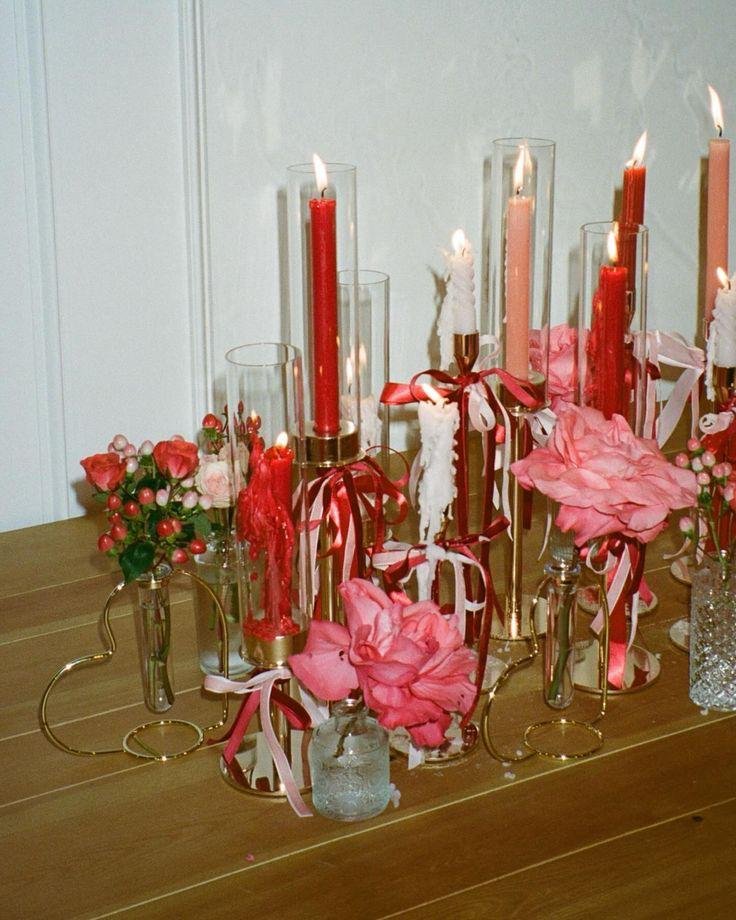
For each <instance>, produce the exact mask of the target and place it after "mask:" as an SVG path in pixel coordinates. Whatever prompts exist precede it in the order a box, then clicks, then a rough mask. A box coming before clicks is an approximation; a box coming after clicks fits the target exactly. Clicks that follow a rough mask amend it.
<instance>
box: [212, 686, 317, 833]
mask: <svg viewBox="0 0 736 920" xmlns="http://www.w3.org/2000/svg"><path fill="white" fill-rule="evenodd" d="M291 676H292V674H291V671H290V670H289V668H274V669H273V670H271V671H262V672H260V673H259V674H256V675H255V676H254V677H251V678H250V679H249V680H247V681H234V680H228V679H227V678H225V677H219V676H218V675H216V674H208V675H207V676H206V677H205V679H204V688H205V690H209V691H210V692H211V693H234V694H236V695H240V696H242V695H245V696H246V697H247V698H246V699H245V700H243V703H242V705H241V707H240V710H239V711H238V715H237V716H236V718H235V721H234V722H233V725H232V727H231V728H230V730H229V731H228V732H227V734H226V735H225V736H224V738H219V739H217V740H216V741H215V740H213V741H211V742H210V743H211V744H218V743H219V742H221V741H224V740H227V741H228V743H227V745H226V746H225V749H224V751H223V755H222V757H223V760H224V761H225V763H226V764H227V765H228V769H231V768H232V767H233V765H234V764H235V763H237V761H236V760H235V755H236V754H237V752H238V748H239V747H240V744H241V742H242V740H243V738H244V736H245V733H246V731H247V729H248V725H249V724H250V720H251V719H252V718H253V715H254V714H255V711H256V709H259V713H260V717H261V728H262V729H263V734H264V737H265V739H266V744H267V745H268V750H269V752H270V754H271V757H272V758H273V762H274V764H275V765H276V770H277V771H278V774H279V778H280V779H281V782H282V783H283V786H284V791H285V792H286V798H287V799H288V801H289V804H290V805H291V807H292V808H293V809H294V811H295V813H296V814H297V815H298V816H299V817H300V818H310V817H311V816H312V812H311V811H310V810H309V808H308V806H307V804H306V803H305V801H304V799H303V798H302V797H301V794H300V792H299V788H298V786H297V784H296V780H295V779H294V774H293V772H292V769H291V764H290V763H289V758H288V757H287V756H286V754H285V753H284V749H283V748H282V747H281V745H280V744H279V742H278V738H277V737H276V732H275V731H274V728H273V723H272V722H271V708H270V703H271V701H272V700H273V702H274V704H275V705H276V706H278V707H279V709H281V710H282V712H283V713H284V715H285V716H286V718H287V719H288V721H289V724H290V725H292V726H293V727H294V728H299V729H302V730H305V729H307V728H308V727H309V725H310V719H309V716H308V715H307V713H306V712H305V711H304V710H303V709H302V707H301V706H299V704H298V703H297V702H296V701H295V700H292V699H291V698H290V697H288V696H287V695H286V694H285V693H282V692H281V691H280V690H279V689H278V688H277V687H276V686H275V684H276V683H277V682H278V681H282V680H289V679H290V678H291Z"/></svg>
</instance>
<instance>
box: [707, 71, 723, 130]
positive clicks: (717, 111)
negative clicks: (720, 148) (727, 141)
mask: <svg viewBox="0 0 736 920" xmlns="http://www.w3.org/2000/svg"><path fill="white" fill-rule="evenodd" d="M708 92H709V93H710V112H711V115H712V116H713V124H714V125H715V126H716V131H717V132H718V137H721V135H722V134H723V109H722V108H721V100H720V99H719V97H718V93H717V92H716V91H715V90H714V89H713V87H712V86H711V85H710V83H709V84H708Z"/></svg>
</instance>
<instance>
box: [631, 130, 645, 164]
mask: <svg viewBox="0 0 736 920" xmlns="http://www.w3.org/2000/svg"><path fill="white" fill-rule="evenodd" d="M646 149H647V132H646V131H644V133H643V134H642V136H641V137H640V138H639V140H638V141H637V142H636V144H635V145H634V152H633V153H632V154H631V159H630V160H629V161H628V162H627V164H626V168H627V169H630V168H631V167H632V166H641V164H642V162H643V161H644V153H645V151H646Z"/></svg>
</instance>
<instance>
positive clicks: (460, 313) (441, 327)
mask: <svg viewBox="0 0 736 920" xmlns="http://www.w3.org/2000/svg"><path fill="white" fill-rule="evenodd" d="M452 244H453V248H454V252H453V253H451V254H450V255H448V257H447V262H448V280H447V293H446V294H445V299H444V301H443V302H442V309H441V310H440V318H439V321H438V323H437V334H438V336H439V339H440V367H441V368H442V370H447V369H448V368H449V366H450V362H451V361H452V356H453V341H452V337H453V335H454V334H457V335H467V334H469V333H471V332H477V331H478V320H477V317H476V315H475V271H474V267H473V247H472V246H471V245H470V241H469V240H468V239H467V238H466V236H465V234H464V233H463V231H462V230H456V231H455V232H454V233H453V235H452Z"/></svg>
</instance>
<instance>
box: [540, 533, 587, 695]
mask: <svg viewBox="0 0 736 920" xmlns="http://www.w3.org/2000/svg"><path fill="white" fill-rule="evenodd" d="M550 552H551V554H552V562H550V563H548V564H547V565H546V566H545V567H544V571H545V573H546V574H547V576H548V577H549V579H550V582H549V585H548V586H547V638H546V642H545V647H544V700H545V702H546V703H547V705H548V706H551V707H552V708H553V709H566V708H567V707H568V706H569V705H570V704H571V703H572V699H573V691H574V680H575V678H574V674H573V667H574V661H575V654H574V650H575V618H576V612H577V587H578V579H579V577H580V566H579V565H578V561H577V551H576V549H575V544H574V542H573V537H572V534H571V533H566V534H564V533H561V532H560V531H559V530H558V529H557V527H554V526H553V527H552V531H551V534H550Z"/></svg>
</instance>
